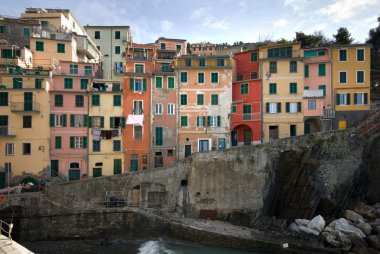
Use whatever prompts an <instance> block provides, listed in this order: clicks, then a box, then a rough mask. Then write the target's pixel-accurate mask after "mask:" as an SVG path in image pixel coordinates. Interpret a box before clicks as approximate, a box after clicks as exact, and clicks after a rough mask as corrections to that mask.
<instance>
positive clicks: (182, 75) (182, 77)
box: [181, 72, 187, 83]
mask: <svg viewBox="0 0 380 254" xmlns="http://www.w3.org/2000/svg"><path fill="white" fill-rule="evenodd" d="M181 83H187V72H181Z"/></svg>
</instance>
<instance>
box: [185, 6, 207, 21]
mask: <svg viewBox="0 0 380 254" xmlns="http://www.w3.org/2000/svg"><path fill="white" fill-rule="evenodd" d="M210 12H211V7H200V8H198V9H195V10H193V11H192V12H191V14H190V18H191V19H200V18H203V17H205V16H209V15H210Z"/></svg>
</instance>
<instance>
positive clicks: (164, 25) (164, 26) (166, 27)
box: [160, 20, 174, 32]
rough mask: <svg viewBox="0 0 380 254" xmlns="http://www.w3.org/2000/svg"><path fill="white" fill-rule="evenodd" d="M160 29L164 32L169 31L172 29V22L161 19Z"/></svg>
mask: <svg viewBox="0 0 380 254" xmlns="http://www.w3.org/2000/svg"><path fill="white" fill-rule="evenodd" d="M160 25H161V30H162V31H164V32H169V31H170V30H172V28H173V25H174V23H173V22H171V21H169V20H163V21H161V24H160Z"/></svg>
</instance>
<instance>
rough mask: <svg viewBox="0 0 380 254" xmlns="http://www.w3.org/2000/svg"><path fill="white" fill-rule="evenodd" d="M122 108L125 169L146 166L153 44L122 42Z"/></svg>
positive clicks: (144, 167) (148, 146)
mask: <svg viewBox="0 0 380 254" xmlns="http://www.w3.org/2000/svg"><path fill="white" fill-rule="evenodd" d="M125 50H126V52H125V54H124V55H125V69H124V89H123V111H124V115H125V117H126V119H127V121H126V124H127V126H126V127H125V131H124V132H123V139H124V147H123V149H124V152H125V160H124V163H125V169H126V170H127V171H138V170H144V169H148V168H150V165H149V161H150V158H149V154H150V151H151V135H150V126H151V105H150V102H151V84H152V73H153V72H154V65H153V57H154V45H149V44H147V45H144V44H137V43H132V44H128V45H126V49H125Z"/></svg>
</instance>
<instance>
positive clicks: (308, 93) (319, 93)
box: [303, 90, 323, 98]
mask: <svg viewBox="0 0 380 254" xmlns="http://www.w3.org/2000/svg"><path fill="white" fill-rule="evenodd" d="M303 97H304V98H321V97H323V90H304V91H303Z"/></svg>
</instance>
